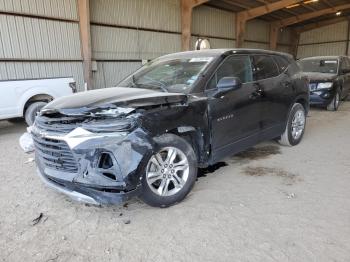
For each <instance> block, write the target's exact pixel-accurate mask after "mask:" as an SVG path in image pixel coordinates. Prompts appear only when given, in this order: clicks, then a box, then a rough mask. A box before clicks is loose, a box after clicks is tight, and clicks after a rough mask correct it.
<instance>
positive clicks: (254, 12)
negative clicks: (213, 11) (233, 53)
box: [236, 0, 302, 47]
mask: <svg viewBox="0 0 350 262" xmlns="http://www.w3.org/2000/svg"><path fill="white" fill-rule="evenodd" d="M300 2H302V0H280V1H276V2H273V3H267V4H265V5H262V6H259V7H255V8H251V9H248V10H245V11H241V12H238V13H237V14H236V46H237V47H241V46H242V45H243V42H244V33H245V25H246V22H247V21H248V20H251V19H254V18H256V17H259V16H262V15H266V14H269V13H272V12H274V11H277V10H280V9H282V8H285V7H287V6H289V5H292V4H297V3H300Z"/></svg>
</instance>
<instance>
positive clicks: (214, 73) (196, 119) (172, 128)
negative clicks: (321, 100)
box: [31, 49, 309, 207]
mask: <svg viewBox="0 0 350 262" xmlns="http://www.w3.org/2000/svg"><path fill="white" fill-rule="evenodd" d="M308 109H309V90H308V85H307V79H306V78H303V76H302V75H301V74H300V70H299V67H298V66H297V64H296V63H295V61H294V60H293V59H292V58H291V57H290V56H289V55H287V54H283V53H277V52H270V51H263V50H249V49H233V50H206V51H194V52H183V53H176V54H171V55H166V56H163V57H160V58H158V59H155V60H154V61H152V62H150V63H148V64H147V65H145V66H144V67H142V68H141V69H139V70H138V71H137V72H135V73H134V74H132V75H131V76H129V77H128V78H126V79H125V80H124V81H122V82H121V83H120V84H119V85H118V87H114V88H106V89H99V90H94V91H88V92H84V93H78V94H74V95H72V96H69V97H65V98H59V99H56V100H55V101H53V102H51V103H50V104H48V105H47V106H46V107H45V108H44V109H43V110H42V111H41V112H40V115H39V116H37V118H36V120H35V124H34V126H33V127H32V129H31V134H32V137H33V141H34V146H35V151H36V163H37V166H38V173H39V175H40V176H41V178H42V179H43V180H44V181H45V182H46V183H47V184H48V185H49V186H51V187H53V188H55V189H56V190H58V191H60V192H63V193H65V194H68V195H70V196H71V197H73V198H75V199H78V200H80V201H85V202H89V203H94V204H110V203H118V202H121V201H123V200H126V199H128V198H130V197H132V196H135V195H138V196H140V197H141V198H142V199H143V200H144V201H145V202H146V203H148V204H150V205H152V206H161V207H165V206H169V205H172V204H175V203H176V202H179V201H181V200H182V199H183V198H184V197H185V196H186V195H187V194H188V193H189V192H190V190H191V188H192V187H193V185H194V183H195V181H196V176H197V168H198V167H206V166H208V165H211V164H214V163H215V162H217V161H219V160H220V159H222V158H224V157H226V156H230V155H233V154H235V153H237V152H239V151H242V150H245V149H247V148H249V147H251V146H254V145H255V144H257V143H259V142H260V141H263V140H267V139H277V140H279V141H280V143H282V144H284V145H291V146H293V145H296V144H298V143H299V142H300V140H301V139H302V137H303V134H304V128H305V120H306V117H305V116H306V114H307V112H308Z"/></svg>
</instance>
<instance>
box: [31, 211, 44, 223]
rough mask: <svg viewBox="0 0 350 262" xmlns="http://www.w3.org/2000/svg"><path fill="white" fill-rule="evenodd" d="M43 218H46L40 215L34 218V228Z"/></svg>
mask: <svg viewBox="0 0 350 262" xmlns="http://www.w3.org/2000/svg"><path fill="white" fill-rule="evenodd" d="M43 216H44V214H43V213H40V214H39V216H38V217H37V218H34V219H33V220H32V226H35V225H36V224H38V223H39V222H40V221H41V219H42V218H43Z"/></svg>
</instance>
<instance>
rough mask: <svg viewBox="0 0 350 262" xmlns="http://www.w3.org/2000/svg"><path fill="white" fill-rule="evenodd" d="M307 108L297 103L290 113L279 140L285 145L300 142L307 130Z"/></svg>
mask: <svg viewBox="0 0 350 262" xmlns="http://www.w3.org/2000/svg"><path fill="white" fill-rule="evenodd" d="M305 123H306V114H305V108H304V107H303V106H302V105H301V104H300V103H295V104H294V105H293V107H292V109H291V111H290V113H289V117H288V121H287V125H286V129H285V131H284V133H283V134H282V135H281V137H280V138H279V140H278V142H279V143H280V144H281V145H285V146H295V145H297V144H299V143H300V141H301V139H302V138H303V135H304V131H305Z"/></svg>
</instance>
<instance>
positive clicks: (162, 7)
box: [90, 0, 181, 32]
mask: <svg viewBox="0 0 350 262" xmlns="http://www.w3.org/2000/svg"><path fill="white" fill-rule="evenodd" d="M90 4H91V8H90V9H91V21H93V22H97V23H106V24H113V25H123V26H133V27H141V28H151V29H159V30H167V31H175V32H181V13H180V1H178V0H118V1H115V0H92V1H90Z"/></svg>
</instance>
